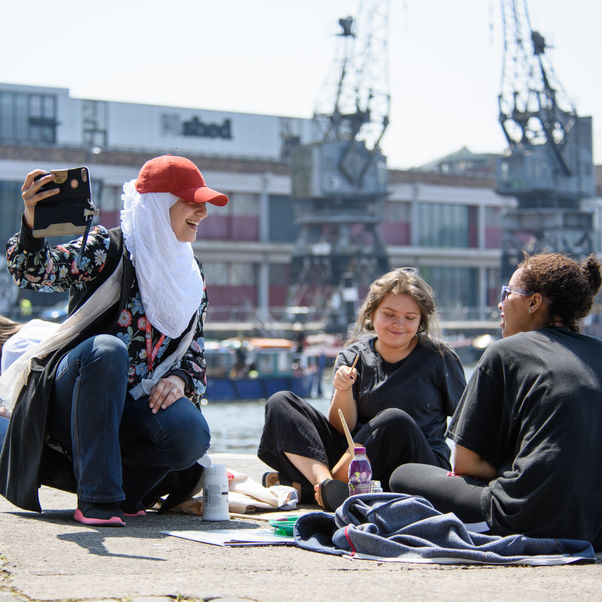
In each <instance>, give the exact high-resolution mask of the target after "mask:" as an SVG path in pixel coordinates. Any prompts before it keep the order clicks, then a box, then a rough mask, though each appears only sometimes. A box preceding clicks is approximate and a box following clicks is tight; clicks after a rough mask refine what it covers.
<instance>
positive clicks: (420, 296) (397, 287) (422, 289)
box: [350, 268, 436, 340]
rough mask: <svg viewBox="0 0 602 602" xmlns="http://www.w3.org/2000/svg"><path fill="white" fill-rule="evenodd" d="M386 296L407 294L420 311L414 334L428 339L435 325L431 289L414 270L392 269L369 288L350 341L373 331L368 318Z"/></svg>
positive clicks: (433, 301) (370, 320)
mask: <svg viewBox="0 0 602 602" xmlns="http://www.w3.org/2000/svg"><path fill="white" fill-rule="evenodd" d="M389 293H393V294H394V295H404V294H405V295H410V297H412V298H413V299H414V300H415V301H416V303H417V304H418V307H419V308H420V325H419V327H418V332H419V333H421V334H422V335H423V336H425V337H429V336H430V332H431V331H432V330H433V327H434V325H435V322H436V317H435V312H436V308H435V300H434V293H433V289H432V288H431V287H430V286H429V285H428V284H427V283H426V282H425V281H424V280H423V279H422V278H420V276H418V274H417V273H416V270H415V269H414V268H395V269H394V270H391V271H390V272H387V273H386V274H384V275H383V276H381V277H380V278H378V279H376V280H375V281H374V282H373V283H372V284H371V285H370V289H369V290H368V294H367V295H366V297H365V299H364V301H363V303H362V305H361V307H360V309H359V313H358V318H357V321H356V323H355V327H354V329H353V333H352V335H351V338H350V340H354V339H355V338H357V337H359V336H360V335H362V334H364V333H368V332H370V333H372V332H374V323H373V321H372V316H373V315H374V312H375V311H376V308H377V307H378V306H379V305H380V304H381V302H382V300H383V299H384V298H385V297H386V296H387V295H388V294H389Z"/></svg>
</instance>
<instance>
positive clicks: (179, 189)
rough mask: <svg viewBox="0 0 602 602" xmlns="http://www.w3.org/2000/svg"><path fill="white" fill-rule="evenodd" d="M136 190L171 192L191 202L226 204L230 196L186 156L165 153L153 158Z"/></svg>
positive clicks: (220, 205)
mask: <svg viewBox="0 0 602 602" xmlns="http://www.w3.org/2000/svg"><path fill="white" fill-rule="evenodd" d="M136 190H137V191H138V192H139V193H141V194H144V193H145V192H171V194H173V195H175V196H177V197H178V198H179V199H184V200H185V201H189V202H191V203H212V204H213V205H218V206H219V207H223V206H224V205H225V204H226V203H227V202H228V197H227V196H226V195H225V194H222V193H221V192H218V191H217V190H213V189H212V188H209V186H207V184H205V180H204V178H203V175H202V174H201V172H200V171H199V168H198V167H197V166H196V165H195V164H194V163H193V162H192V161H191V160H190V159H186V157H178V156H176V155H162V156H161V157H155V158H154V159H149V160H148V161H147V162H146V163H145V164H144V165H143V166H142V168H141V169H140V173H139V174H138V178H136Z"/></svg>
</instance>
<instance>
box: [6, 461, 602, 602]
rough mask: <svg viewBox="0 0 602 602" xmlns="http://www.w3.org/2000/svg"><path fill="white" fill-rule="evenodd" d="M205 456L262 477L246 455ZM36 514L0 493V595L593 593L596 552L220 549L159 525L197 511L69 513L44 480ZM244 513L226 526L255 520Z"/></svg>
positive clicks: (144, 600) (598, 580)
mask: <svg viewBox="0 0 602 602" xmlns="http://www.w3.org/2000/svg"><path fill="white" fill-rule="evenodd" d="M213 460H214V462H221V463H225V464H226V465H227V466H228V467H230V468H233V469H236V470H238V471H240V472H244V473H247V474H248V475H249V476H250V477H252V478H254V479H255V480H257V481H260V479H261V474H262V472H263V470H265V467H264V466H263V465H262V464H261V462H260V461H259V460H258V459H257V458H254V457H252V456H245V455H232V454H215V455H214V456H213ZM40 499H41V503H42V507H43V508H44V512H43V513H42V514H36V513H31V512H24V511H21V510H20V509H18V508H16V507H14V506H12V505H11V504H10V503H9V502H7V501H6V500H4V498H0V571H1V572H0V602H16V601H24V600H66V599H69V600H94V601H103V600H124V599H125V600H134V601H135V602H155V601H156V602H160V601H165V600H168V599H177V600H183V599H200V600H216V599H217V600H220V599H221V600H265V601H272V600H273V601H280V600H328V601H334V600H348V599H352V598H357V597H361V598H366V599H380V600H390V599H411V600H427V599H428V600H429V601H430V600H483V599H487V600H509V599H514V600H517V599H523V600H570V599H572V600H602V555H598V562H597V563H596V564H593V565H566V566H554V567H492V566H470V565H457V566H443V565H419V564H401V563H378V562H372V561H361V560H349V559H346V558H340V557H334V556H330V555H326V554H318V553H313V552H308V551H304V550H301V549H300V548H296V547H292V546H290V547H289V546H270V547H250V548H223V547H217V546H210V545H206V544H202V543H198V542H194V541H189V540H185V539H180V538H177V537H172V536H168V535H163V534H162V532H163V531H168V530H191V529H212V528H223V527H224V526H225V525H224V523H207V522H204V521H202V520H201V519H200V517H197V516H191V515H182V514H169V515H159V514H155V513H150V514H149V515H148V516H146V517H141V518H135V519H134V518H132V519H128V524H127V527H125V528H93V527H86V526H84V525H81V524H79V523H76V522H75V521H73V519H72V515H73V511H74V509H75V503H76V498H75V496H74V495H71V494H68V493H64V492H61V491H57V490H53V489H49V488H46V487H44V488H42V489H41V491H40ZM264 525H265V523H261V522H260V521H257V520H254V519H253V517H252V516H250V517H249V518H244V519H238V518H237V519H233V520H231V521H230V523H229V524H228V526H231V527H241V528H242V527H248V528H254V527H256V526H264Z"/></svg>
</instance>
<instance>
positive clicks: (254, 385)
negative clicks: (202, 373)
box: [205, 338, 317, 402]
mask: <svg viewBox="0 0 602 602" xmlns="http://www.w3.org/2000/svg"><path fill="white" fill-rule="evenodd" d="M205 358H206V360H207V391H206V394H205V396H206V398H207V400H208V401H209V402H213V401H233V400H247V399H248V400H256V399H267V398H268V397H269V396H270V395H272V394H273V393H276V392H277V391H283V390H288V391H293V392H294V393H296V394H297V395H299V396H300V397H309V396H310V395H311V393H312V387H313V386H314V384H315V378H316V375H317V368H316V366H315V363H313V362H311V359H310V357H309V356H307V355H306V354H304V353H303V351H302V350H298V349H297V345H296V343H295V342H293V341H290V340H288V339H279V338H235V339H227V340H225V341H211V340H208V341H205Z"/></svg>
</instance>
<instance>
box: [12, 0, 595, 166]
mask: <svg viewBox="0 0 602 602" xmlns="http://www.w3.org/2000/svg"><path fill="white" fill-rule="evenodd" d="M363 1H364V2H366V1H367V0H363ZM528 6H529V12H530V16H531V21H532V25H533V27H534V29H537V30H539V31H540V33H542V34H543V35H544V36H545V37H546V40H547V41H548V43H551V44H553V45H554V48H553V49H552V50H551V51H549V55H550V58H551V61H552V65H553V66H554V69H555V71H556V74H557V75H558V78H559V80H560V81H561V82H562V84H563V86H564V88H565V89H566V91H567V93H568V94H569V96H570V97H571V99H572V100H573V102H574V103H575V106H576V108H577V112H578V113H579V114H580V115H592V116H593V117H594V160H595V162H596V163H602V83H601V76H600V61H601V59H602V35H601V34H600V29H601V27H602V2H600V1H599V0H571V1H570V2H568V1H567V0H529V1H528ZM356 10H357V1H356V0H211V1H210V0H169V1H167V0H119V1H118V0H97V1H92V0H53V1H52V2H47V1H44V2H42V1H41V0H30V1H23V2H17V1H10V2H9V1H7V2H4V3H3V6H2V13H1V14H2V22H1V29H2V34H1V36H0V55H1V56H2V61H1V63H0V65H1V66H0V81H2V82H9V83H20V84H33V85H43V86H56V87H63V88H69V89H70V91H71V95H72V96H74V97H79V98H94V99H105V100H114V101H125V102H140V103H147V104H159V105H173V106H183V107H190V108H201V109H203V108H204V109H222V110H229V111H240V112H247V113H265V114H274V115H288V116H295V117H311V115H312V113H313V110H314V107H315V105H316V103H317V102H318V100H319V97H320V95H321V92H322V89H323V84H324V81H325V79H326V78H327V76H328V74H329V73H330V70H331V66H332V63H333V61H334V57H335V51H336V44H337V41H338V38H336V36H335V35H334V34H336V33H337V32H338V30H339V27H338V25H337V20H338V18H339V17H344V16H347V15H354V14H356ZM389 27H390V31H389V65H390V69H389V70H390V93H391V96H392V106H391V113H390V119H391V125H390V127H389V129H388V130H387V132H386V134H385V138H384V140H383V144H382V146H383V151H384V153H385V154H386V155H387V157H388V163H389V165H390V166H391V167H400V168H405V167H412V166H416V165H421V164H423V163H426V162H429V161H431V160H433V159H436V158H438V157H441V156H443V155H445V154H447V153H450V152H452V151H455V150H458V149H459V148H460V147H462V146H467V147H468V148H469V149H471V150H472V151H475V152H479V151H482V152H502V151H503V150H504V148H505V143H504V139H503V137H502V134H501V128H500V126H499V124H498V121H497V113H498V110H497V95H498V93H499V91H500V81H501V69H502V44H503V36H502V24H501V15H500V2H499V0H391V18H390V24H389Z"/></svg>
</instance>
